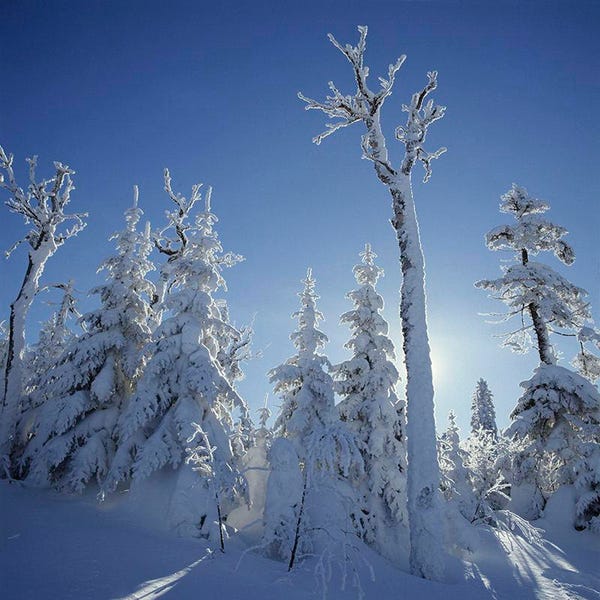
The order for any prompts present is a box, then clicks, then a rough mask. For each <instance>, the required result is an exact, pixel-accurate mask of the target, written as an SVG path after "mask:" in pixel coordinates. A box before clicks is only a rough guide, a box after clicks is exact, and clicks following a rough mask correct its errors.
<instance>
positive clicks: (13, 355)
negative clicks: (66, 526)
mask: <svg viewBox="0 0 600 600" xmlns="http://www.w3.org/2000/svg"><path fill="white" fill-rule="evenodd" d="M51 254H52V244H50V243H48V242H45V243H44V242H43V243H42V244H41V245H40V246H39V247H38V248H37V249H36V250H32V251H30V253H29V262H28V265H27V271H26V273H25V277H24V278H23V283H22V284H21V289H20V290H19V293H18V295H17V297H16V299H15V300H14V302H13V303H12V304H11V306H10V321H9V332H8V352H7V357H6V367H5V371H4V389H3V398H2V421H1V422H0V456H3V457H4V460H5V461H7V466H8V465H10V455H11V453H12V451H13V449H14V446H15V443H16V429H17V421H18V418H19V411H20V405H21V400H22V394H23V358H24V354H25V322H26V319H27V314H28V312H29V309H30V308H31V304H32V303H33V300H34V298H35V295H36V293H37V291H38V288H39V279H40V277H41V275H42V272H43V270H44V263H45V262H46V260H47V258H48V256H50V255H51Z"/></svg>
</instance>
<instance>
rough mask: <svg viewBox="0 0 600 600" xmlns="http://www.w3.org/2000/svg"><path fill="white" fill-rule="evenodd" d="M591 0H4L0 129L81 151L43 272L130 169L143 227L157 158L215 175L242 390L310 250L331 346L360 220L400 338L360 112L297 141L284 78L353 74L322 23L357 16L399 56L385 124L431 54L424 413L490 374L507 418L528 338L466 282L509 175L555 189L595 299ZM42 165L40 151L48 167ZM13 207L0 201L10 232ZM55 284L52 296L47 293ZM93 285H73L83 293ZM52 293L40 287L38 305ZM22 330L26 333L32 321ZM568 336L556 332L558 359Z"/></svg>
mask: <svg viewBox="0 0 600 600" xmlns="http://www.w3.org/2000/svg"><path fill="white" fill-rule="evenodd" d="M599 17H600V5H599V4H598V3H594V2H589V3H588V2H564V3H553V2H514V3H508V2H500V3H493V5H492V3H488V2H482V3H466V2H424V1H419V2H399V1H397V0H396V1H393V2H327V1H325V2H319V3H316V2H297V3H294V4H293V5H292V4H291V3H285V2H283V3H281V2H271V3H261V2H219V3H216V2H205V1H198V2H178V1H176V0H173V1H171V2H152V1H146V2H109V1H106V2H94V1H86V2H83V1H80V2H52V1H49V2H28V1H19V2H10V1H6V0H5V1H4V2H2V4H1V6H0V39H1V40H2V42H1V44H0V59H1V61H2V83H1V85H0V143H1V144H2V145H4V147H5V148H6V149H7V150H9V151H11V152H13V153H14V154H15V155H16V161H17V164H18V167H19V174H20V176H21V177H22V178H23V177H24V176H25V169H24V165H25V163H24V158H25V157H26V156H29V155H31V154H39V156H40V166H41V167H42V170H41V172H44V173H49V172H50V167H51V164H52V161H53V160H61V161H63V162H66V163H68V164H70V165H71V166H72V167H73V168H75V169H76V171H77V174H76V176H75V180H76V185H77V190H76V191H75V192H74V193H73V201H72V207H73V209H74V210H81V211H88V212H89V213H90V217H89V225H88V227H87V229H86V230H85V231H84V232H83V233H81V234H80V236H79V237H78V238H77V239H76V240H72V241H71V242H70V243H69V244H68V245H65V246H64V247H63V248H61V249H60V251H59V252H58V253H57V254H56V255H55V256H54V257H53V258H52V259H51V262H50V263H49V264H48V269H47V273H46V276H45V281H46V282H49V281H56V280H66V279H68V278H69V277H74V278H75V280H76V285H77V288H78V289H79V290H82V291H86V290H88V289H89V288H90V287H92V286H93V285H94V284H95V283H96V282H97V281H98V279H97V276H96V275H95V270H96V267H97V265H98V263H99V262H100V260H101V259H102V258H104V257H105V256H106V255H107V254H109V253H110V251H111V249H110V247H109V245H108V243H107V241H106V238H107V237H108V235H109V234H110V233H111V232H112V231H114V230H115V229H118V228H120V227H121V224H122V212H123V210H124V209H125V208H126V207H127V206H128V205H129V203H130V201H131V187H132V185H133V184H138V185H139V186H140V194H141V195H140V202H141V205H142V207H143V208H144V210H145V212H146V217H147V218H148V219H150V220H151V221H152V223H153V225H154V226H155V227H157V226H160V225H161V224H162V215H163V211H164V209H165V208H167V201H166V196H165V194H164V192H162V170H163V168H164V167H165V166H168V167H169V168H170V169H171V172H172V175H173V180H174V185H175V187H176V189H178V190H180V191H182V192H184V193H187V192H188V191H189V189H190V186H191V185H192V183H195V182H198V181H201V182H205V183H206V184H211V185H212V186H213V187H214V194H213V200H214V202H213V205H214V210H215V212H216V213H217V215H218V216H219V217H220V223H219V232H220V235H221V238H222V241H223V244H224V246H225V248H226V249H227V250H232V251H235V252H239V253H241V254H243V255H245V256H246V262H244V263H242V264H241V265H239V266H237V267H235V268H233V269H231V270H230V271H229V272H228V273H227V274H226V276H227V280H228V283H229V292H228V294H227V297H228V300H229V302H230V305H231V313H232V316H233V318H234V319H235V320H236V321H237V322H238V323H239V324H242V323H244V322H246V321H248V320H250V319H251V318H252V315H253V314H255V313H256V321H255V328H256V348H257V349H259V350H262V352H263V357H262V358H261V359H258V360H255V361H254V362H253V363H252V364H251V365H249V366H248V368H247V379H246V381H245V382H244V384H243V386H242V389H243V392H244V393H245V395H246V397H247V399H248V401H249V402H250V403H251V405H253V406H257V405H259V404H260V403H261V402H262V399H263V397H264V394H265V393H266V392H267V391H269V390H270V388H269V385H268V383H267V378H266V375H265V373H266V371H267V370H268V369H269V368H271V367H272V366H274V365H276V364H278V363H279V362H281V361H282V360H283V359H285V358H286V357H287V356H289V355H290V354H291V353H292V346H291V343H290V342H289V340H288V335H289V332H290V331H291V330H292V328H293V327H294V322H292V320H291V319H290V318H289V315H290V314H291V312H292V311H293V310H295V308H296V306H297V297H296V292H297V291H298V288H299V286H300V280H301V279H302V277H303V275H304V272H305V269H306V267H307V266H312V267H313V269H314V274H315V276H316V278H317V283H318V290H319V293H320V295H321V301H320V308H321V310H322V311H323V312H324V313H325V316H326V321H325V322H324V323H323V330H324V331H325V332H326V333H327V334H328V335H329V337H330V344H329V345H328V347H327V352H328V353H329V355H330V358H331V359H332V360H334V361H337V360H341V359H342V358H343V357H345V355H346V354H345V351H344V349H343V347H342V345H343V343H344V342H345V341H346V340H347V338H348V331H347V330H346V329H345V328H341V327H339V326H338V324H337V322H338V317H339V315H340V314H341V313H342V312H343V311H345V310H347V309H348V308H349V303H348V301H346V300H345V299H344V294H345V293H346V292H347V291H348V290H349V289H351V288H352V287H353V285H354V279H353V276H352V272H351V269H352V265H353V264H354V263H355V262H356V260H357V258H358V256H357V255H358V252H359V251H360V250H361V248H362V247H363V245H364V243H365V241H370V242H371V243H372V244H373V247H374V249H375V251H376V252H377V253H378V254H379V256H380V259H379V260H380V264H381V265H382V266H383V267H384V268H385V270H386V277H385V279H384V280H383V281H382V283H381V286H380V292H381V293H382V295H383V296H384V298H385V300H386V309H385V314H386V317H387V318H388V320H389V321H390V324H391V329H392V332H393V334H394V339H395V340H396V341H398V335H397V332H398V331H399V320H398V317H397V308H398V289H399V283H400V275H399V267H398V249H397V245H396V241H395V238H394V234H393V231H392V229H391V227H390V225H389V223H388V219H389V217H390V201H389V199H388V197H387V195H386V190H385V188H383V187H382V186H381V185H380V184H379V183H378V182H377V180H376V178H375V175H374V173H373V172H372V167H371V165H370V164H368V163H367V162H366V161H361V160H360V148H359V139H360V135H361V133H362V132H361V131H360V129H359V128H358V126H357V127H355V128H350V129H347V130H344V131H342V132H340V133H339V134H337V135H335V136H333V137H332V138H329V139H328V140H327V141H326V142H324V143H323V144H322V145H321V146H320V147H317V146H314V145H313V144H312V143H311V138H312V136H313V135H314V134H316V133H319V132H320V131H321V129H322V127H323V119H322V115H320V114H317V113H306V112H305V111H303V107H302V103H301V102H300V101H299V100H298V99H297V98H296V93H297V91H298V90H302V91H303V92H304V93H305V94H307V95H309V96H312V97H317V98H321V97H323V96H324V94H325V93H326V91H327V90H326V84H327V81H329V80H330V79H333V80H335V82H336V83H337V84H338V86H339V87H341V88H342V89H347V90H348V91H351V88H352V86H351V79H350V72H349V67H348V64H347V63H346V62H345V60H344V59H343V57H342V56H341V55H340V54H339V53H338V52H337V51H336V50H335V49H334V48H333V47H332V46H331V45H330V44H329V42H328V41H327V38H326V34H327V33H328V32H332V33H333V34H334V35H335V36H336V37H337V38H338V39H339V40H340V41H342V42H346V41H352V42H355V41H356V39H357V33H356V25H358V24H366V25H368V26H369V40H368V63H369V64H370V66H371V73H372V76H373V77H376V76H377V75H379V74H384V73H385V69H386V67H387V64H388V63H389V62H391V61H392V60H393V59H395V58H396V57H397V56H398V55H399V54H402V53H404V54H407V55H408V59H407V61H406V63H405V65H404V66H403V67H402V69H401V72H400V73H399V74H398V77H397V85H396V88H395V92H394V95H393V96H392V97H391V98H390V99H389V100H388V103H387V104H386V107H385V115H384V126H385V127H386V128H387V132H388V134H389V140H388V142H389V149H390V152H391V155H392V157H393V158H394V159H395V160H396V161H398V160H400V157H401V154H400V148H399V147H398V145H397V144H396V143H395V142H394V140H393V128H394V127H395V125H396V124H398V123H400V122H403V121H404V115H403V114H401V113H400V107H401V104H402V103H403V102H406V101H408V99H409V98H410V95H411V94H412V92H413V91H415V90H416V89H417V88H418V87H419V86H421V85H422V84H423V82H424V81H425V74H426V72H427V71H428V70H431V69H437V70H438V71H439V88H438V91H437V93H436V99H437V100H438V101H439V102H440V103H441V104H444V105H446V106H447V107H448V110H447V116H446V117H445V118H444V119H443V120H442V121H440V122H438V123H436V124H435V125H434V126H433V127H432V129H431V132H430V145H431V148H432V149H434V148H436V147H437V146H440V145H444V146H447V147H448V153H447V154H446V155H444V156H443V157H442V158H441V159H440V160H439V161H437V163H436V164H435V165H434V173H433V177H432V179H431V181H430V183H428V184H427V185H423V184H421V183H419V180H420V177H421V173H417V178H416V179H415V195H416V201H417V206H418V212H419V218H420V224H421V230H422V238H423V245H424V249H425V256H426V261H427V274H428V281H427V289H428V301H429V323H430V337H431V343H432V347H433V355H434V361H435V365H436V382H435V383H436V397H437V408H438V419H441V421H442V423H444V424H445V415H446V413H447V412H448V410H449V409H450V408H453V409H454V410H455V411H456V412H457V414H458V417H459V423H460V424H461V425H462V426H463V427H465V426H466V425H467V423H468V417H469V414H468V413H469V405H470V398H471V394H472V390H473V388H474V386H475V382H476V380H477V379H478V378H479V377H485V378H487V379H488V381H489V383H490V387H491V389H492V391H493V392H494V394H495V397H496V401H497V410H498V417H499V422H500V424H502V425H505V424H506V423H507V415H508V412H509V410H510V409H511V408H512V406H514V404H515V400H516V397H517V395H518V393H519V388H518V383H519V381H521V380H523V379H525V378H527V377H528V376H529V374H530V373H531V370H532V368H533V367H534V366H535V357H534V356H533V355H531V356H526V357H523V356H515V355H512V354H511V353H510V352H509V351H508V350H504V349H501V348H499V347H498V346H497V343H498V340H497V339H494V338H493V337H492V336H493V335H494V334H498V333H500V328H499V327H493V326H491V325H487V324H486V323H485V319H484V318H482V317H480V316H478V313H481V312H489V311H494V310H500V309H501V308H502V307H501V305H500V304H499V303H496V302H493V301H490V300H488V299H487V298H486V295H485V293H484V292H481V291H478V290H476V289H474V287H473V282H474V281H475V280H477V279H480V278H483V277H492V276H495V275H497V274H499V272H500V270H499V264H500V262H499V261H500V259H501V258H507V257H506V256H504V257H503V256H501V255H499V254H497V253H491V252H489V251H488V250H486V249H485V247H484V244H483V235H484V233H485V232H486V231H487V230H489V229H490V228H491V227H493V226H495V225H496V224H499V223H500V222H502V221H503V220H504V217H503V216H501V215H500V214H499V213H498V210H497V207H498V202H499V196H500V195H501V194H502V193H503V192H505V191H506V190H507V189H508V188H509V187H510V185H511V183H512V182H513V181H514V182H517V183H519V184H520V185H523V186H525V187H527V188H528V189H529V191H530V192H531V193H533V194H535V195H537V196H538V197H541V198H544V199H546V200H547V201H548V202H550V204H551V205H552V211H551V213H549V216H551V217H552V218H553V219H554V220H555V221H556V222H558V223H560V224H562V225H564V226H565V227H567V228H568V229H569V231H570V232H571V234H570V236H569V240H570V242H571V243H572V244H573V246H574V247H575V250H576V253H577V256H578V258H577V260H576V263H575V265H574V266H573V267H571V268H570V269H568V271H567V273H568V275H569V277H570V278H571V280H572V281H573V282H575V283H576V284H578V285H580V286H583V287H586V288H587V289H588V290H589V291H590V293H591V301H592V303H593V305H594V307H595V310H594V313H595V315H596V318H597V320H599V317H600V312H599V307H600V289H599V279H600V259H599V250H598V248H599V246H598V232H599V231H600V227H599V226H600V210H599V209H598V201H599V197H600V194H599V193H600V183H599V178H598V164H600V160H599V159H600V156H599V152H598V137H599V136H598V134H599V127H598V107H599V105H600V85H599V78H600V69H599V66H600V65H599V64H598V62H599V61H598V56H599V54H600V43H599V41H598V39H599V38H598V35H597V24H598V18H599ZM44 169H45V171H44ZM22 231H23V228H22V226H21V223H20V222H19V219H18V218H17V217H16V216H11V215H9V214H8V212H6V211H5V212H4V213H3V214H2V217H1V218H0V240H1V246H2V247H3V248H8V247H9V246H10V245H11V244H12V243H13V241H14V240H15V239H16V238H17V237H18V236H20V235H21V233H22ZM24 268H25V255H24V253H23V251H22V250H21V251H18V252H16V253H15V254H14V255H13V257H12V258H11V259H10V261H8V262H6V261H2V262H1V263H0V280H1V281H2V287H1V289H0V306H4V309H1V311H2V313H3V317H5V316H7V315H8V305H9V303H10V301H11V300H12V299H13V297H14V295H15V294H16V291H17V288H18V285H19V283H20V278H21V275H22V273H23V271H24ZM48 298H50V296H48ZM92 305H93V303H92V302H91V301H90V300H85V299H84V300H83V302H82V306H83V308H89V307H91V306H92ZM49 310H50V308H49V307H48V306H46V305H45V304H43V303H42V302H40V301H38V303H37V304H36V307H35V309H34V311H33V312H32V314H31V318H30V328H31V331H32V332H33V333H34V332H35V328H36V324H37V322H38V321H40V320H41V319H43V318H45V317H47V316H48V314H49ZM32 337H35V336H34V335H32ZM574 352H575V348H574V347H573V346H568V347H565V356H566V358H567V359H570V357H571V355H572V354H573V353H574Z"/></svg>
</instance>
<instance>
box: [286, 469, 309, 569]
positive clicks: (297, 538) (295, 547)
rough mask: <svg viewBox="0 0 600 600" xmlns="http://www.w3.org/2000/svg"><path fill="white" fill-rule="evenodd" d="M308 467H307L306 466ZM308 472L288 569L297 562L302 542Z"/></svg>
mask: <svg viewBox="0 0 600 600" xmlns="http://www.w3.org/2000/svg"><path fill="white" fill-rule="evenodd" d="M305 468H306V467H305ZM306 486H307V481H306V473H304V487H303V488H302V498H301V500H300V508H299V510H298V520H297V521H296V529H295V531H294V545H293V546H292V552H291V554H290V562H289V564H288V571H291V570H292V569H293V567H294V563H295V562H296V553H297V552H298V544H299V542H300V527H301V526H302V518H303V516H304V501H305V499H306Z"/></svg>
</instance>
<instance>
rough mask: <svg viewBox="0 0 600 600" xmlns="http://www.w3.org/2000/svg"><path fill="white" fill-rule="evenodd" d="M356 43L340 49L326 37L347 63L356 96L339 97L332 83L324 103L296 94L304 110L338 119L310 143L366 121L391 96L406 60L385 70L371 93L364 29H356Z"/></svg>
mask: <svg viewBox="0 0 600 600" xmlns="http://www.w3.org/2000/svg"><path fill="white" fill-rule="evenodd" d="M358 31H359V33H360V39H359V41H358V44H357V45H356V46H352V45H351V44H346V45H345V46H342V44H340V43H339V42H338V41H337V40H336V39H335V37H334V36H333V35H332V34H331V33H330V34H328V36H327V37H328V38H329V41H330V42H331V43H332V44H333V45H334V46H335V47H336V48H337V49H338V50H339V51H340V52H341V53H342V54H343V55H344V56H345V57H346V58H347V59H348V62H349V63H350V64H351V65H352V70H353V71H354V79H355V81H356V92H355V93H354V95H344V94H342V93H341V92H340V91H339V90H338V88H337V87H336V85H335V84H334V83H333V81H330V82H329V84H328V85H329V89H330V90H331V93H332V94H331V95H330V96H327V98H326V99H325V101H324V102H318V101H317V100H313V99H312V98H308V97H306V96H304V94H302V93H301V92H299V93H298V98H300V100H302V101H303V102H306V107H305V109H306V110H321V111H323V112H324V113H325V114H326V115H327V116H328V117H331V118H332V119H341V120H340V121H334V122H331V123H327V124H326V125H325V127H326V130H325V131H324V132H323V133H321V134H319V135H317V136H316V137H315V138H313V142H315V143H316V144H320V143H321V142H322V141H323V140H324V139H325V138H326V137H328V136H329V135H331V134H332V133H335V132H336V131H337V130H338V129H341V128H342V127H347V126H348V125H352V124H353V123H356V122H357V121H364V120H365V119H367V118H373V117H374V116H375V115H376V113H377V112H378V111H379V109H380V108H381V106H382V105H383V103H384V101H385V99H386V98H387V97H388V96H389V95H390V94H391V93H392V88H393V86H394V81H395V77H396V73H397V72H398V70H399V69H400V67H401V66H402V64H403V63H404V61H405V60H406V56H405V55H404V54H403V55H402V56H400V57H399V58H398V59H397V60H396V62H395V63H392V64H390V65H389V66H388V76H387V79H384V78H383V77H379V85H380V88H379V90H378V91H377V92H373V91H372V90H371V89H370V88H369V86H368V85H367V77H368V76H369V67H366V66H365V65H364V55H365V50H366V47H367V27H366V26H364V25H361V26H359V27H358Z"/></svg>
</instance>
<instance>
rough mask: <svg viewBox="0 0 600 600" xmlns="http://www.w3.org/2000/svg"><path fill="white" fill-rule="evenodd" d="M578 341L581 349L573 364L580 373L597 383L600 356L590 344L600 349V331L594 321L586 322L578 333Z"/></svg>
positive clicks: (599, 375) (599, 371)
mask: <svg viewBox="0 0 600 600" xmlns="http://www.w3.org/2000/svg"><path fill="white" fill-rule="evenodd" d="M577 341H578V342H579V348H580V350H579V352H578V353H577V355H576V356H575V358H573V360H572V361H571V364H572V365H573V367H575V369H576V370H577V372H578V373H579V374H580V375H583V377H585V378H586V379H589V380H590V381H591V382H592V383H596V382H597V381H598V380H599V379H600V357H599V356H598V355H597V354H595V353H594V351H593V350H590V346H592V347H594V349H595V350H596V351H598V350H600V331H598V330H597V329H596V328H595V327H594V326H593V324H592V323H586V324H585V325H584V326H583V327H582V328H581V329H580V330H579V332H578V333H577Z"/></svg>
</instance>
